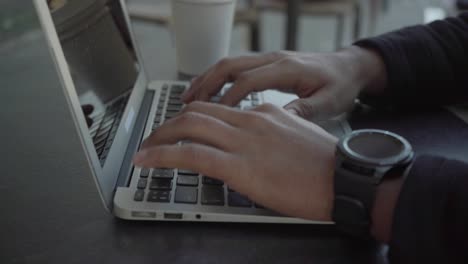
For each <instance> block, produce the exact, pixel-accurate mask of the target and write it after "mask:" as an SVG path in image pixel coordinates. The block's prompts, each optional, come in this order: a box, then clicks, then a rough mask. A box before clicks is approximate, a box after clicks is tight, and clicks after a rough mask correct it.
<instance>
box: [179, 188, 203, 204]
mask: <svg viewBox="0 0 468 264" xmlns="http://www.w3.org/2000/svg"><path fill="white" fill-rule="evenodd" d="M197 200H198V189H197V188H195V187H185V186H177V188H176V192H175V197H174V202H176V203H189V204H196V203H197Z"/></svg>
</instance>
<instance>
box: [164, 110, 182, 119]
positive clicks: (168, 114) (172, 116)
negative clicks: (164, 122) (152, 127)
mask: <svg viewBox="0 0 468 264" xmlns="http://www.w3.org/2000/svg"><path fill="white" fill-rule="evenodd" d="M178 113H179V112H166V115H165V117H166V119H171V118H174V117H175V116H177V114H178Z"/></svg>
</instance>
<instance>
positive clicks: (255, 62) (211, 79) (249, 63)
mask: <svg viewBox="0 0 468 264" xmlns="http://www.w3.org/2000/svg"><path fill="white" fill-rule="evenodd" d="M283 56H285V55H284V54H282V53H266V54H262V55H248V56H240V57H235V58H226V59H223V60H221V61H220V62H218V63H217V64H216V65H214V66H213V67H212V68H211V69H210V70H209V71H208V72H207V73H205V74H204V75H203V76H202V77H201V78H202V80H201V81H200V82H199V83H196V85H195V86H193V87H191V90H192V89H193V98H192V99H197V100H200V101H207V100H208V99H209V98H210V97H211V96H213V95H215V94H217V93H218V92H219V91H220V90H221V88H222V87H223V86H224V84H226V82H228V81H233V80H235V79H236V78H237V76H238V75H239V74H240V73H241V72H244V71H247V70H251V69H254V68H257V67H260V66H262V65H265V64H270V63H272V62H274V61H276V60H279V59H280V58H282V57H283Z"/></svg>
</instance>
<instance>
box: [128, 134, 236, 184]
mask: <svg viewBox="0 0 468 264" xmlns="http://www.w3.org/2000/svg"><path fill="white" fill-rule="evenodd" d="M133 162H134V163H135V165H136V166H139V167H144V168H179V169H186V170H191V171H196V172H199V173H202V174H204V175H210V177H214V178H218V179H220V180H225V179H226V178H227V175H226V172H229V170H227V169H226V168H230V167H232V166H236V164H235V157H234V156H233V155H231V154H229V153H226V152H224V151H222V150H219V149H216V148H214V147H210V146H205V145H200V144H196V143H190V144H184V145H182V146H179V145H162V146H156V147H151V148H148V149H144V150H141V151H140V152H138V153H137V154H136V155H135V157H134V159H133Z"/></svg>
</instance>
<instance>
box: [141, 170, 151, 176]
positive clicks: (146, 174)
mask: <svg viewBox="0 0 468 264" xmlns="http://www.w3.org/2000/svg"><path fill="white" fill-rule="evenodd" d="M149 172H150V170H149V169H147V168H142V169H141V172H140V177H141V178H148V176H149Z"/></svg>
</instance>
